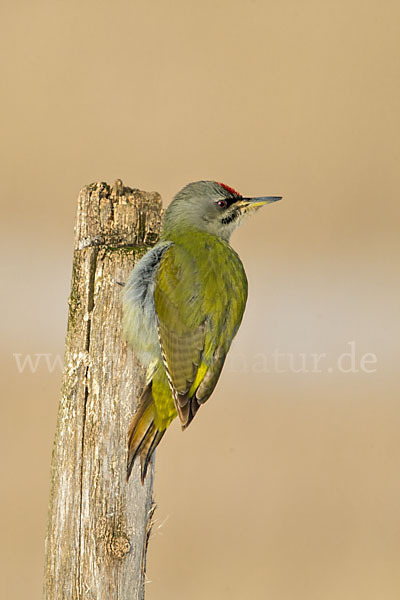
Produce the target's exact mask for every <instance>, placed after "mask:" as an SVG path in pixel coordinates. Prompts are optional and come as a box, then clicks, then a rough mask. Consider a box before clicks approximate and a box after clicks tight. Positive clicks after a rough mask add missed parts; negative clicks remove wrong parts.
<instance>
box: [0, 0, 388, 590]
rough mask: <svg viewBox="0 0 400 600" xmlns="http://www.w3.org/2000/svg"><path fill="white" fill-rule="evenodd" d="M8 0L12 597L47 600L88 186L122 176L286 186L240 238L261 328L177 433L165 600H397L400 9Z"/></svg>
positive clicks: (5, 278)
mask: <svg viewBox="0 0 400 600" xmlns="http://www.w3.org/2000/svg"><path fill="white" fill-rule="evenodd" d="M0 10H1V28H2V34H1V36H0V45H1V58H0V60H1V63H2V75H1V81H2V93H1V100H0V102H1V106H2V108H1V116H0V119H1V121H2V126H1V129H2V136H1V138H2V139H1V141H0V145H1V169H2V177H1V188H2V193H1V202H2V213H1V214H2V218H1V224H0V226H1V236H0V243H1V246H2V248H1V281H2V294H1V304H2V315H3V318H2V334H1V340H0V352H1V359H2V361H1V364H2V367H1V368H2V402H1V423H2V435H1V437H0V444H1V456H2V461H1V468H2V476H1V482H0V485H1V500H2V504H3V508H2V511H1V517H2V518H1V520H2V525H1V530H2V540H3V542H2V544H1V548H0V555H1V564H2V569H3V573H2V575H1V578H0V582H1V583H0V585H1V586H2V587H3V590H2V597H4V598H10V599H18V600H19V599H22V598H40V597H41V588H42V572H43V562H44V537H45V530H46V519H47V505H48V497H49V470H50V461H51V449H52V443H53V436H54V432H55V425H56V414H57V408H58V399H59V389H60V383H61V369H60V363H59V362H57V360H58V359H57V357H59V356H62V354H63V350H64V335H65V331H66V317H67V298H68V293H69V285H70V276H71V264H72V263H71V260H72V249H73V228H74V222H75V210H76V198H77V196H78V193H79V190H80V188H81V187H83V186H84V185H85V184H88V183H91V182H93V181H97V180H103V181H107V182H109V183H113V181H114V180H115V179H116V178H118V177H120V178H122V179H123V181H124V183H125V184H126V185H129V186H131V187H139V188H141V189H144V190H149V191H150V190H156V191H159V192H160V193H161V195H162V197H163V200H164V204H165V205H167V204H168V203H169V202H170V200H171V198H172V196H173V194H174V193H175V192H176V191H178V190H179V189H180V188H181V187H182V186H183V185H185V184H186V183H188V182H189V181H193V180H198V179H216V180H218V181H223V182H225V183H227V184H229V185H231V186H233V187H235V188H236V189H238V190H239V191H240V192H242V193H243V194H246V195H264V194H271V195H272V194H276V195H277V194H279V195H283V196H284V200H282V202H279V203H278V204H276V205H272V206H269V207H266V208H264V209H263V210H262V211H260V212H258V213H257V215H256V217H254V218H252V219H251V220H249V221H248V222H247V223H246V224H245V225H244V226H243V227H242V228H241V229H240V230H239V231H237V232H236V233H235V234H234V237H233V239H232V245H233V246H234V248H235V249H236V250H237V251H238V252H239V254H240V256H241V257H242V259H243V262H244V264H245V266H246V270H247V274H248V278H249V302H248V306H247V311H246V315H245V318H244V321H243V324H242V327H241V330H240V332H239V334H238V336H237V338H236V340H235V342H234V345H233V347H232V351H231V354H230V358H229V361H228V363H227V364H226V367H225V369H224V373H223V376H222V378H221V380H220V383H219V384H218V387H217V389H216V391H215V393H214V395H213V397H212V399H211V400H210V401H209V403H208V404H207V405H206V407H204V408H203V409H202V410H201V411H200V412H199V414H198V416H197V417H196V420H195V421H194V423H193V425H192V426H191V427H190V428H189V430H188V431H187V432H185V433H184V434H182V433H181V431H180V428H179V426H178V424H177V423H174V425H173V426H172V427H171V430H170V432H169V434H168V435H167V436H166V437H165V438H164V440H163V443H162V445H161V446H160V449H159V452H158V456H157V472H156V486H155V497H156V501H157V504H158V509H157V513H156V519H157V521H156V526H155V528H154V531H153V536H152V539H151V543H150V548H149V557H148V579H149V583H148V585H147V596H146V597H147V598H148V600H155V599H160V598H163V600H170V599H176V598H188V597H189V598H192V599H193V600H200V599H204V598H207V599H210V600H211V599H213V600H214V599H216V600H220V599H222V600H224V599H228V598H229V599H242V598H243V597H251V598H273V599H274V600H293V598H296V600H303V599H304V600H320V599H321V598H323V599H324V600H331V599H332V600H337V599H339V598H340V600H347V599H349V600H350V599H351V600H382V599H384V600H392V599H393V600H395V599H396V600H398V598H399V597H400V570H399V560H400V514H399V506H400V481H399V472H400V460H399V451H400V442H399V428H400V401H399V377H398V364H397V362H398V358H399V350H400V347H399V346H400V343H399V334H400V331H399V329H400V328H399V292H400V284H399V275H398V273H399V267H398V260H399V251H400V241H399V217H400V209H399V184H400V175H399V172H400V171H399V160H400V143H399V142H400V130H399V104H400V97H399V96H400V94H399V90H400V88H399V74H400V73H399V65H400V51H399V39H400V9H399V4H398V2H395V1H391V0H387V1H385V2H378V0H370V1H368V2H365V1H361V0H346V1H343V0H335V1H331V0H328V1H325V2H320V1H317V0H304V1H303V2H297V1H294V0H279V1H276V0H271V1H258V0H253V1H250V0H248V1H247V0H238V1H237V0H233V1H232V0H231V1H229V2H228V1H227V0H213V1H209V0H203V2H201V3H198V2H196V3H195V2H190V1H189V2H187V1H185V2H184V1H182V0H175V1H174V2H169V1H161V0H154V1H153V2H142V1H135V2H132V1H129V2H128V1H123V0H116V1H115V2H113V3H110V2H104V1H99V0H97V1H94V0H87V1H83V2H82V1H80V2H76V1H75V0H72V1H70V2H67V3H66V2H59V1H52V2H50V1H44V0H39V1H37V2H28V1H23V0H21V1H18V2H7V1H6V2H3V4H2V7H1V9H0ZM40 354H42V355H45V356H42V357H40V356H39V355H40ZM314 354H317V355H320V354H323V355H325V356H323V357H322V358H321V359H320V361H319V363H318V364H317V365H315V358H314V357H313V355H314ZM282 355H283V356H282ZM28 356H30V357H31V358H30V359H28V358H27V357H28ZM46 356H47V358H46ZM29 360H31V363H29ZM46 361H48V363H47V362H46Z"/></svg>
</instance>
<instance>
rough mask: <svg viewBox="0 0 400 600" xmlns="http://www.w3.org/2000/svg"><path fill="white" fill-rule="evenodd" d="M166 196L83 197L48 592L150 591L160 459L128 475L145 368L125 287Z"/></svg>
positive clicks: (86, 595)
mask: <svg viewBox="0 0 400 600" xmlns="http://www.w3.org/2000/svg"><path fill="white" fill-rule="evenodd" d="M160 221H161V199H160V196H159V194H157V193H146V192H141V191H139V190H134V189H130V188H127V187H124V186H123V185H122V182H121V181H120V180H118V181H117V182H116V183H115V185H114V186H113V187H110V186H109V185H107V184H106V183H95V184H92V185H89V186H87V187H85V188H84V189H83V190H82V191H81V193H80V195H79V200H78V215H77V223H76V239H75V251H74V261H73V273H72V285H71V295H70V299H69V318H68V330H67V338H66V350H65V363H64V376H63V386H62V394H61V401H60V407H59V414H58V424H57V431H56V438H55V443H54V450H53V459H52V482H51V497H50V508H49V525H48V533H47V539H46V567H45V585H44V588H45V591H44V598H45V599H46V600H61V599H62V600H78V599H79V600H81V599H82V600H83V599H84V600H131V599H132V600H133V599H134V600H137V599H142V598H143V597H144V578H145V560H146V548H147V541H148V537H149V533H150V528H151V522H152V521H151V519H152V514H153V510H154V505H153V502H152V487H153V473H154V465H151V468H150V469H149V473H148V476H147V478H146V481H145V485H144V486H143V487H142V486H141V484H140V478H139V475H138V465H136V467H135V471H134V473H133V475H132V477H131V479H130V481H129V484H127V483H126V439H127V431H128V426H129V422H130V419H131V417H132V415H133V413H134V411H135V408H136V404H137V400H138V396H139V393H140V391H141V387H142V385H143V375H144V373H143V370H142V369H141V367H140V365H139V364H138V363H137V362H136V360H135V358H134V356H133V354H132V352H131V351H130V350H129V349H128V348H127V346H126V343H125V342H124V340H123V339H122V337H121V292H122V289H123V288H122V287H121V285H118V282H122V283H123V282H125V281H126V279H127V277H128V274H129V272H130V270H131V269H132V266H133V264H134V262H135V261H137V260H138V259H139V258H140V257H141V256H142V255H143V254H144V252H145V251H146V250H147V248H148V246H151V245H153V244H154V242H155V241H156V240H157V238H158V234H159V228H160Z"/></svg>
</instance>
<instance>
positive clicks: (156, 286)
mask: <svg viewBox="0 0 400 600" xmlns="http://www.w3.org/2000/svg"><path fill="white" fill-rule="evenodd" d="M276 199H277V198H275V197H274V198H271V197H269V198H256V199H250V198H243V197H242V196H241V195H240V194H238V193H237V192H235V191H234V190H233V189H232V188H229V187H228V186H225V185H223V184H218V183H215V182H210V181H200V182H196V183H192V184H189V185H188V186H186V187H185V188H184V189H183V190H181V192H179V193H178V194H177V195H176V196H175V198H174V200H173V202H172V203H171V204H170V206H169V207H168V209H167V211H166V213H165V219H164V227H163V230H162V234H161V238H160V241H159V243H158V244H157V245H156V246H155V247H154V248H153V249H152V250H150V251H149V252H148V253H147V254H146V255H145V256H144V257H143V258H142V259H141V260H140V261H139V263H138V264H137V265H136V266H135V268H134V270H133V271H132V273H131V276H130V278H129V280H128V282H127V285H126V288H125V293H124V324H123V325H124V332H125V336H126V338H127V340H128V342H129V343H130V345H131V346H132V347H133V349H134V350H135V352H136V354H137V356H138V357H139V359H140V360H141V362H142V364H143V365H144V366H146V367H147V384H146V387H145V389H144V390H143V394H142V397H141V399H140V402H139V407H138V410H137V412H136V414H135V416H134V418H133V420H132V423H131V426H130V430H129V455H128V477H129V475H130V473H131V470H132V467H133V464H134V461H135V458H136V457H137V456H139V455H140V460H141V476H142V482H143V480H144V477H145V475H146V470H147V467H148V463H149V460H150V458H151V456H152V453H153V452H154V449H155V448H156V446H157V444H158V443H159V442H160V440H161V438H162V436H163V435H164V433H165V431H166V429H167V427H168V426H169V425H170V423H171V421H172V420H173V419H174V418H175V417H176V416H177V415H178V416H179V419H180V422H181V425H182V427H183V428H186V427H187V426H188V425H189V424H190V422H191V421H192V419H193V417H194V416H195V414H196V412H197V411H198V409H199V407H200V406H201V404H203V403H204V402H206V400H208V398H209V397H210V395H211V394H212V392H213V390H214V388H215V386H216V384H217V381H218V379H219V376H220V373H221V370H222V367H223V365H224V362H225V358H226V355H227V352H228V350H229V348H230V345H231V343H232V340H233V338H234V336H235V335H236V332H237V330H238V328H239V325H240V323H241V321H242V317H243V312H244V309H245V305H246V300H247V278H246V274H245V271H244V268H243V265H242V262H241V260H240V258H239V256H238V255H237V254H236V252H235V251H234V250H233V249H232V248H231V246H230V245H229V238H230V235H231V233H232V231H233V230H234V229H235V228H236V227H237V225H238V224H239V223H240V221H241V220H242V218H243V216H244V215H245V214H247V213H248V212H250V211H251V210H253V211H254V210H255V209H257V208H258V207H259V206H261V205H263V204H267V203H269V202H273V201H275V200H276Z"/></svg>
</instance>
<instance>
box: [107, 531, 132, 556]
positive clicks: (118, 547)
mask: <svg viewBox="0 0 400 600" xmlns="http://www.w3.org/2000/svg"><path fill="white" fill-rule="evenodd" d="M130 549H131V543H130V541H129V540H128V538H127V537H126V536H124V535H120V536H118V537H113V538H111V541H110V543H109V544H108V548H107V550H108V552H109V554H111V555H112V556H114V557H115V558H124V556H125V555H126V554H128V552H129V551H130Z"/></svg>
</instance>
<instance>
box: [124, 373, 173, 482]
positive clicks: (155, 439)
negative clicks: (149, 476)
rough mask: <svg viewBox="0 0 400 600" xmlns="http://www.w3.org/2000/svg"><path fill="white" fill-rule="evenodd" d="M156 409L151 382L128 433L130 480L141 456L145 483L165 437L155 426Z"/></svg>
mask: <svg viewBox="0 0 400 600" xmlns="http://www.w3.org/2000/svg"><path fill="white" fill-rule="evenodd" d="M155 416H156V407H155V404H154V399H153V393H152V385H151V382H150V383H149V384H148V385H146V387H145V389H144V390H143V393H142V396H141V398H140V401H139V407H138V409H137V411H136V414H135V416H134V417H133V419H132V422H131V425H130V427H129V432H128V464H127V474H126V479H127V480H128V479H129V477H130V475H131V472H132V468H133V465H134V463H135V460H136V458H137V457H138V456H140V464H141V481H142V484H143V483H144V479H145V477H146V473H147V469H148V466H149V462H150V459H151V457H152V454H153V452H154V450H155V449H156V447H157V445H158V444H159V443H160V441H161V438H162V437H163V435H164V433H165V430H164V431H159V430H158V429H157V427H156V426H155V424H154V418H155Z"/></svg>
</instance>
